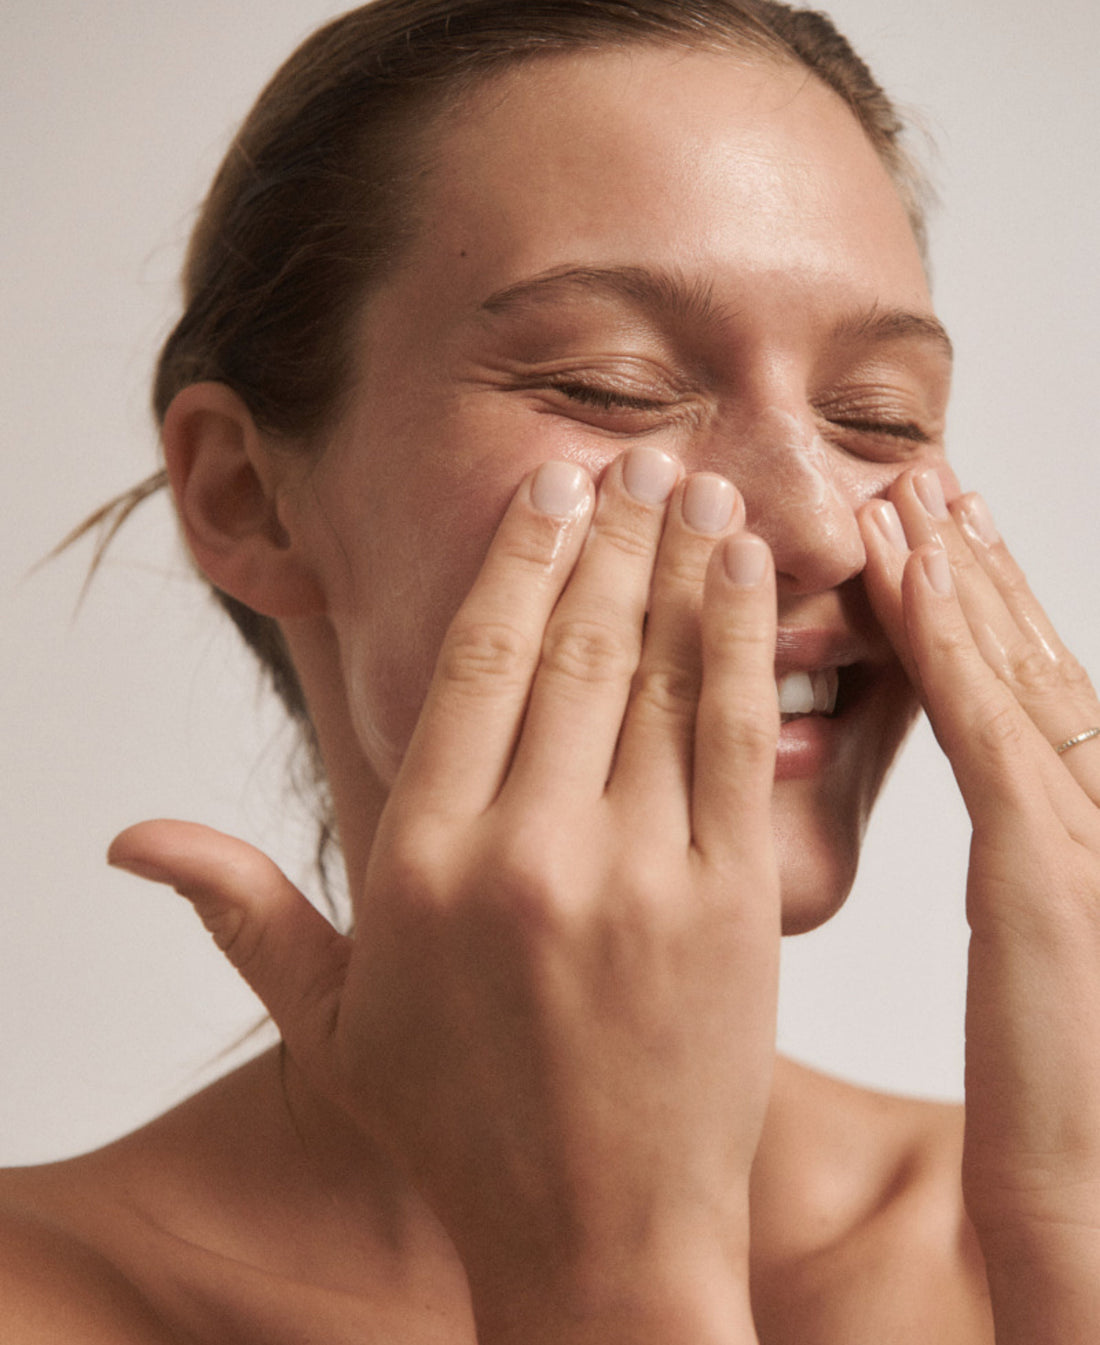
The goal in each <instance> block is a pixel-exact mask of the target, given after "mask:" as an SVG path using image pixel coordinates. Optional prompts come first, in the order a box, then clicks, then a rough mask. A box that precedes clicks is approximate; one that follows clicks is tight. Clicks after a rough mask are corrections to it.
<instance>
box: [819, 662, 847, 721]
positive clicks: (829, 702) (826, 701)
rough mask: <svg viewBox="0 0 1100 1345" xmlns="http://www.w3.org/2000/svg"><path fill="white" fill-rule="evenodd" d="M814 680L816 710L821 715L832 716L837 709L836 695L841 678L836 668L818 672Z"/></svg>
mask: <svg viewBox="0 0 1100 1345" xmlns="http://www.w3.org/2000/svg"><path fill="white" fill-rule="evenodd" d="M813 678H814V709H815V710H817V711H818V712H819V713H820V714H823V715H831V714H832V713H833V711H834V710H835V709H836V693H837V689H838V687H839V685H840V677H839V675H838V673H837V670H836V669H835V668H826V669H825V670H824V671H823V672H816V673H814V675H813Z"/></svg>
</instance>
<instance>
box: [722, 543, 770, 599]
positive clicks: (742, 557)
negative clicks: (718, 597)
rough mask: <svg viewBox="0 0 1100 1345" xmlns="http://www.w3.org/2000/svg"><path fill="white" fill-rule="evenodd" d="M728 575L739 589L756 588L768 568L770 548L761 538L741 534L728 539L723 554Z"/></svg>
mask: <svg viewBox="0 0 1100 1345" xmlns="http://www.w3.org/2000/svg"><path fill="white" fill-rule="evenodd" d="M722 560H723V561H724V563H725V566H726V574H727V575H728V576H729V579H730V582H731V583H734V584H736V585H737V587H738V588H756V586H757V585H758V584H759V583H760V582H761V581H762V580H763V578H764V574H765V571H766V570H767V566H768V548H767V546H766V545H765V544H764V542H762V541H761V540H760V538H759V537H753V536H751V535H749V534H745V533H739V534H738V535H737V536H736V537H730V538H728V539H727V541H726V544H725V549H724V551H723V552H722Z"/></svg>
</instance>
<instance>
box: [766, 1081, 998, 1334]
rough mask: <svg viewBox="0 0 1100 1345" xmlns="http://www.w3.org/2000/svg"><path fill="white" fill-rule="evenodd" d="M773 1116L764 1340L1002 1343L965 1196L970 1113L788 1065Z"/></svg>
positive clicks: (768, 1170)
mask: <svg viewBox="0 0 1100 1345" xmlns="http://www.w3.org/2000/svg"><path fill="white" fill-rule="evenodd" d="M769 1120H770V1122H772V1123H771V1124H770V1126H769V1129H770V1131H771V1133H770V1134H769V1136H768V1139H767V1143H768V1145H769V1146H770V1148H771V1152H770V1153H768V1152H766V1151H763V1153H762V1156H763V1157H765V1159H766V1160H770V1162H769V1161H765V1162H764V1163H763V1164H761V1180H760V1183H759V1187H760V1192H759V1193H760V1197H761V1199H760V1201H759V1202H758V1204H757V1209H758V1210H762V1211H769V1210H770V1211H773V1212H774V1213H772V1215H771V1217H770V1219H765V1220H764V1221H763V1222H762V1223H761V1225H760V1227H759V1229H757V1228H756V1227H754V1233H755V1232H757V1231H758V1232H759V1233H760V1234H761V1252H762V1255H761V1256H760V1259H759V1261H758V1262H757V1264H756V1267H755V1269H754V1287H755V1288H756V1290H757V1291H758V1296H757V1298H756V1299H755V1300H754V1301H756V1302H758V1303H759V1304H760V1305H761V1307H762V1316H763V1317H764V1319H765V1321H766V1322H767V1324H768V1326H770V1328H771V1329H770V1330H768V1329H764V1330H763V1331H762V1335H761V1339H765V1340H772V1339H774V1340H799V1341H800V1342H802V1343H803V1345H817V1343H818V1342H828V1343H829V1345H832V1342H837V1341H843V1342H844V1345H863V1342H868V1345H869V1343H870V1342H871V1341H881V1340H893V1341H897V1342H899V1345H900V1342H906V1345H907V1343H908V1342H910V1341H913V1342H917V1341H921V1342H923V1341H927V1340H936V1341H937V1342H939V1343H940V1345H991V1342H992V1340H993V1334H992V1321H991V1316H990V1310H989V1302H988V1291H987V1287H986V1281H985V1270H984V1263H983V1261H982V1257H981V1252H980V1249H979V1247H978V1243H977V1239H976V1237H975V1236H974V1233H973V1230H972V1228H971V1226H970V1222H969V1220H968V1218H967V1216H966V1211H965V1208H964V1205H963V1199H962V1188H961V1181H960V1169H961V1160H962V1140H963V1110H962V1107H961V1106H956V1105H950V1104H944V1103H937V1102H926V1101H921V1100H917V1099H911V1098H904V1097H896V1096H892V1095H889V1094H883V1093H878V1092H875V1091H872V1090H870V1089H866V1088H861V1087H857V1086H855V1085H852V1084H848V1083H845V1082H843V1081H841V1080H838V1079H833V1078H830V1077H828V1076H826V1075H823V1074H819V1073H817V1072H815V1071H813V1070H809V1069H805V1068H803V1067H802V1066H799V1065H795V1064H792V1063H791V1062H789V1061H784V1062H783V1064H782V1067H781V1069H780V1071H779V1076H778V1078H777V1087H776V1105H774V1106H773V1112H772V1116H771V1117H770V1118H769ZM769 1197H770V1198H769ZM754 1245H755V1243H754Z"/></svg>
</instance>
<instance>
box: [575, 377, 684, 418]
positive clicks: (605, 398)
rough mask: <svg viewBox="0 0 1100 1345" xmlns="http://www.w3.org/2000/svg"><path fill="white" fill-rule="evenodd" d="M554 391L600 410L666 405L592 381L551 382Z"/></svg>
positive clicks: (650, 409)
mask: <svg viewBox="0 0 1100 1345" xmlns="http://www.w3.org/2000/svg"><path fill="white" fill-rule="evenodd" d="M548 386H550V387H552V388H553V389H554V390H555V391H556V392H560V393H561V394H562V395H563V396H564V397H568V398H569V400H570V401H573V402H579V403H580V404H581V405H582V406H594V407H596V408H597V409H598V410H601V411H660V410H662V409H663V408H664V406H665V405H666V403H665V402H660V401H657V400H655V399H654V398H652V397H638V396H636V395H635V394H633V393H629V392H623V391H622V390H620V389H618V388H607V387H600V386H598V385H596V384H593V383H564V382H563V383H556V382H555V383H551V384H549V385H548Z"/></svg>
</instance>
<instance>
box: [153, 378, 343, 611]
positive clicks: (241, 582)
mask: <svg viewBox="0 0 1100 1345" xmlns="http://www.w3.org/2000/svg"><path fill="white" fill-rule="evenodd" d="M162 438H163V443H164V457H165V465H166V467H167V469H168V478H169V480H170V482H171V485H172V492H173V495H174V496H175V500H176V509H177V511H178V513H179V516H180V521H181V523H182V525H183V531H184V536H185V537H186V539H187V545H188V547H189V549H190V551H191V554H192V556H193V557H194V559H195V563H196V564H197V565H198V567H199V569H200V570H202V572H203V574H205V575H206V577H207V578H208V579H209V580H210V581H211V583H213V584H215V585H216V586H217V587H218V588H220V589H221V590H222V591H223V592H225V593H228V594H230V596H232V597H234V598H236V599H237V600H238V601H239V602H243V603H244V604H245V605H246V606H248V607H251V608H252V609H253V611H255V612H259V613H260V614H261V615H263V616H271V617H292V616H294V617H297V616H305V615H308V614H310V613H314V612H317V611H320V610H322V609H323V607H324V599H323V595H322V592H321V588H320V585H319V584H318V582H317V580H316V577H315V576H314V574H313V572H312V570H311V568H310V566H309V564H308V562H307V560H306V557H305V556H304V555H303V553H302V546H301V542H300V539H296V538H294V537H292V536H291V535H290V534H289V533H288V532H287V530H286V528H285V527H284V525H283V523H282V521H281V520H280V518H279V512H278V508H277V498H278V494H277V486H278V473H277V470H276V464H275V460H274V459H273V458H272V455H271V453H270V451H269V450H268V449H267V448H266V446H265V444H264V441H263V436H262V434H261V433H260V431H259V430H258V429H257V427H256V423H255V421H254V420H253V418H252V415H251V412H250V411H249V410H248V407H247V406H246V405H245V403H244V402H243V401H242V400H241V398H240V397H239V396H238V395H237V394H236V393H235V392H234V391H233V390H232V389H231V388H228V387H226V386H225V385H224V384H222V383H193V384H191V385H190V386H189V387H187V388H184V389H183V391H182V392H180V393H178V394H177V396H176V397H175V399H174V400H173V402H172V404H171V406H170V407H169V408H168V411H167V413H166V415H165V417H164V425H163V427H162Z"/></svg>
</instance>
